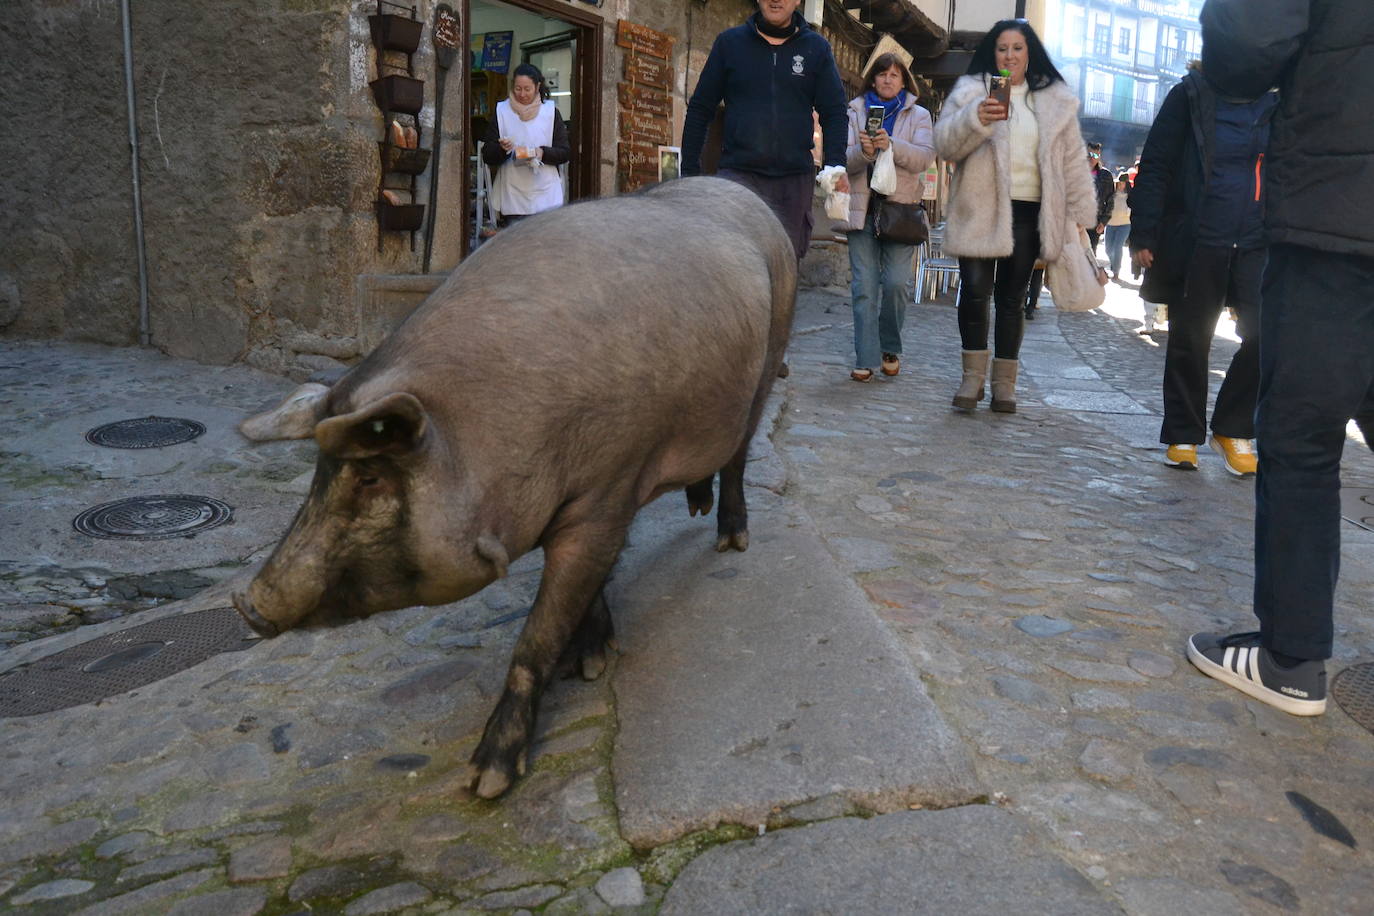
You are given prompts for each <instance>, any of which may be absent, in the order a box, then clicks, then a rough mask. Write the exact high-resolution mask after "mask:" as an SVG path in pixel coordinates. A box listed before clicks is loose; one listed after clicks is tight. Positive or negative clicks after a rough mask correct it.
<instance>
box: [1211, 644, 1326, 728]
mask: <svg viewBox="0 0 1374 916" xmlns="http://www.w3.org/2000/svg"><path fill="white" fill-rule="evenodd" d="M1188 661H1190V662H1192V663H1193V666H1194V667H1195V668H1197V669H1198V670H1199V671H1201V672H1202V673H1203V674H1205V675H1207V676H1208V677H1211V678H1215V679H1216V680H1218V681H1221V682H1222V683H1223V684H1229V685H1230V686H1232V687H1234V688H1236V689H1237V690H1239V691H1240V692H1241V693H1244V694H1247V695H1249V696H1252V697H1254V698H1255V699H1256V700H1259V701H1260V702H1261V703H1267V704H1268V705H1270V706H1273V707H1274V708H1275V709H1281V710H1283V711H1284V712H1286V713H1289V714H1291V715H1295V716H1319V715H1321V714H1322V713H1324V712H1326V664H1325V663H1324V662H1321V661H1305V662H1299V663H1298V664H1296V665H1294V666H1293V667H1291V668H1284V667H1281V666H1280V665H1279V664H1278V663H1277V662H1275V661H1274V657H1273V656H1272V655H1271V654H1270V652H1269V650H1268V649H1266V648H1264V646H1263V645H1262V644H1261V643H1260V634H1258V633H1233V634H1230V635H1227V634H1225V633H1197V634H1194V635H1193V636H1191V637H1189V639H1188Z"/></svg>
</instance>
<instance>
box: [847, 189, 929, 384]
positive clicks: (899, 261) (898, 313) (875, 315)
mask: <svg viewBox="0 0 1374 916" xmlns="http://www.w3.org/2000/svg"><path fill="white" fill-rule="evenodd" d="M848 235H849V272H850V282H849V295H850V300H851V301H852V303H853V306H854V365H855V367H857V368H859V369H872V368H875V367H876V366H877V365H878V364H879V363H881V362H882V354H884V353H901V352H902V324H903V322H905V321H906V303H907V298H908V290H909V289H910V287H911V274H912V269H911V262H912V259H913V258H914V257H915V255H916V246H915V245H903V244H901V243H900V242H880V241H878V238H877V237H876V236H875V235H874V234H873V210H872V209H870V210H869V211H868V217H867V218H866V219H865V220H864V227H863V229H862V230H861V231H857V232H850V233H848Z"/></svg>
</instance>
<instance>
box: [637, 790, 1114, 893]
mask: <svg viewBox="0 0 1374 916" xmlns="http://www.w3.org/2000/svg"><path fill="white" fill-rule="evenodd" d="M1120 912H1122V910H1121V908H1120V907H1119V906H1118V905H1117V904H1115V903H1114V902H1113V901H1111V900H1110V899H1109V898H1107V897H1106V896H1105V895H1104V894H1103V893H1102V892H1101V891H1099V890H1098V889H1097V888H1096V887H1094V886H1093V884H1092V882H1091V881H1089V880H1088V879H1087V878H1085V877H1084V876H1083V875H1081V874H1079V873H1078V872H1077V871H1076V870H1074V869H1073V868H1072V867H1071V866H1070V865H1068V864H1067V863H1066V862H1064V861H1063V860H1062V859H1061V858H1059V857H1058V856H1057V855H1055V854H1054V852H1053V851H1052V850H1051V849H1050V848H1049V847H1048V846H1047V845H1046V844H1045V842H1044V841H1043V840H1042V839H1040V837H1039V836H1037V834H1036V833H1035V831H1034V830H1032V829H1030V828H1029V827H1028V826H1027V825H1026V824H1025V823H1024V822H1023V821H1022V820H1021V819H1020V818H1018V817H1017V816H1016V815H1014V814H1010V813H1008V812H1006V811H1003V810H1000V809H998V808H995V807H990V806H986V805H970V806H967V807H963V808H956V809H953V810H949V811H906V812H900V813H896V814H885V815H881V816H879V817H874V818H871V819H869V820H862V819H859V818H840V819H837V820H832V821H825V822H822V823H818V824H811V825H809V826H806V827H800V828H797V829H793V830H786V831H782V832H779V833H772V834H768V835H766V836H762V837H759V838H757V839H751V840H740V841H737V842H734V843H729V844H727V845H724V846H718V847H716V848H715V849H712V850H710V851H709V852H707V853H706V854H704V855H702V856H701V857H699V858H697V859H696V860H694V861H693V862H692V863H691V864H690V865H688V866H687V868H686V869H684V870H683V872H682V874H681V875H679V876H678V880H677V881H676V882H675V883H674V884H673V886H672V888H671V889H670V890H669V891H668V896H667V897H666V898H665V899H664V902H663V908H662V909H661V910H660V911H659V913H660V914H661V916H689V914H690V916H707V914H714V913H721V914H736V913H750V914H771V913H846V914H854V916H867V914H887V913H913V914H931V916H945V914H950V913H959V914H966V916H1006V914H1008V913H1055V914H1059V916H1089V914H1092V916H1098V914H1104V916H1105V914H1109V913H1120Z"/></svg>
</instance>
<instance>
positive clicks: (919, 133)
mask: <svg viewBox="0 0 1374 916" xmlns="http://www.w3.org/2000/svg"><path fill="white" fill-rule="evenodd" d="M870 106H873V107H875V110H876V108H877V107H881V108H882V109H883V118H882V123H881V124H880V125H879V126H877V127H876V128H875V129H874V130H872V132H870V131H869V124H868V110H869V107H870ZM885 149H891V150H892V162H893V165H895V166H896V172H897V187H896V190H894V191H893V192H892V193H891V194H889V195H887V196H886V197H885V198H884V197H883V195H881V194H878V193H877V192H870V190H869V186H868V180H869V177H870V176H871V175H872V174H873V164H874V162H875V160H877V158H878V155H879V154H880V153H881V152H882V151H883V150H885ZM847 156H848V171H849V188H850V193H849V223H848V225H847V235H848V237H849V271H850V278H851V279H850V300H851V302H852V304H853V307H854V367H855V368H854V370H853V371H852V372H850V373H849V377H850V378H852V379H853V380H854V381H856V382H867V381H869V380H871V379H872V378H873V367H874V366H876V365H878V362H879V359H880V354H881V361H882V369H883V375H896V374H897V373H898V372H899V371H900V370H901V356H902V322H903V320H904V319H905V318H906V300H907V287H908V286H909V285H910V283H911V262H912V259H913V258H914V257H915V254H916V246H915V245H906V244H903V243H901V242H894V241H892V240H891V239H887V238H881V239H880V238H878V237H877V236H876V235H875V234H874V231H873V214H874V208H873V207H872V206H871V204H872V203H874V202H875V199H885V200H891V201H893V202H894V203H904V204H914V203H920V201H921V195H922V182H921V176H922V174H923V173H924V172H925V170H926V167H927V166H929V165H930V163H931V162H933V161H934V160H935V147H934V144H933V142H932V139H931V130H930V113H929V112H927V111H926V110H925V109H924V108H922V107H921V106H920V105H918V104H916V81H915V80H913V79H912V78H911V73H910V72H909V71H908V70H907V68H906V66H905V65H904V64H903V63H902V61H901V58H899V57H898V56H897V55H895V54H882V55H879V56H878V59H877V60H875V61H873V65H872V66H870V67H869V68H868V74H867V75H866V76H865V77H864V93H863V94H862V95H860V96H859V97H858V98H856V99H853V100H851V101H850V103H849V148H848V150H847Z"/></svg>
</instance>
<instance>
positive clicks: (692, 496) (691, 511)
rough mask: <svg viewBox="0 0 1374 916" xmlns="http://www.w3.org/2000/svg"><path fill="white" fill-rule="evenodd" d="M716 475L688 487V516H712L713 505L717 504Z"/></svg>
mask: <svg viewBox="0 0 1374 916" xmlns="http://www.w3.org/2000/svg"><path fill="white" fill-rule="evenodd" d="M715 482H716V475H715V474H712V475H711V476H710V477H707V478H705V479H704V480H698V481H697V482H696V483H691V484H688V485H687V514H688V515H692V516H695V515H701V516H707V515H710V514H711V504H712V503H714V502H715V493H714V490H713V488H714V486H715Z"/></svg>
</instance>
